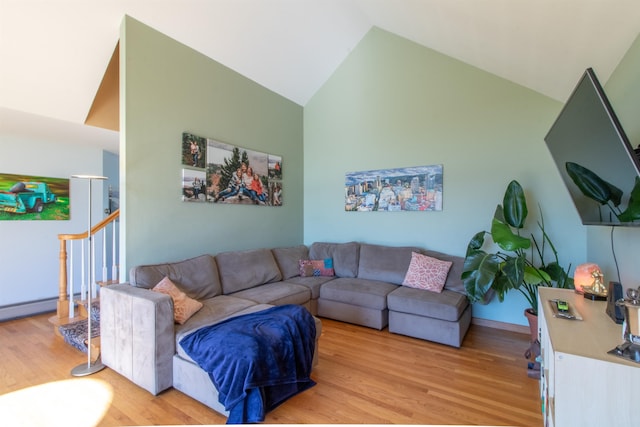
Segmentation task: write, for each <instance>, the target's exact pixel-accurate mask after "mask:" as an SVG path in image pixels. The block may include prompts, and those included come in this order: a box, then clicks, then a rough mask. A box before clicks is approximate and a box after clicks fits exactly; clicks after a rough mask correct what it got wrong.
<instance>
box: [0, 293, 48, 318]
mask: <svg viewBox="0 0 640 427" xmlns="http://www.w3.org/2000/svg"><path fill="white" fill-rule="evenodd" d="M57 304H58V299H57V298H50V299H44V300H39V301H30V302H24V303H19V304H12V305H5V306H3V307H0V322H4V321H5V320H12V319H18V318H20V317H27V316H33V315H35V314H41V313H48V312H51V311H56V308H57Z"/></svg>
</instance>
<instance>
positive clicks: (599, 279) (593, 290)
mask: <svg viewBox="0 0 640 427" xmlns="http://www.w3.org/2000/svg"><path fill="white" fill-rule="evenodd" d="M591 277H593V282H592V283H591V286H584V287H583V288H582V295H583V296H584V297H585V298H587V299H590V300H592V301H606V300H607V288H606V287H605V286H604V276H603V275H602V272H601V271H600V269H598V270H595V271H593V272H591Z"/></svg>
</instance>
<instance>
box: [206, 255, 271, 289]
mask: <svg viewBox="0 0 640 427" xmlns="http://www.w3.org/2000/svg"><path fill="white" fill-rule="evenodd" d="M216 262H217V263H218V271H219V272H220V283H221V284H222V293H223V294H225V295H228V294H232V293H234V292H238V291H242V290H244V289H249V288H253V287H254V286H258V285H263V284H265V283H271V282H277V281H280V280H282V273H280V269H279V268H278V263H277V262H276V259H275V258H274V257H273V254H272V253H271V250H270V249H251V250H248V251H231V252H222V253H219V254H218V255H216Z"/></svg>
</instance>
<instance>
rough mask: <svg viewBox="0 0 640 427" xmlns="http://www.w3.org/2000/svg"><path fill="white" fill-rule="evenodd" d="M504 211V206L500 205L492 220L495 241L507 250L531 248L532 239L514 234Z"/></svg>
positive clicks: (492, 235) (492, 236)
mask: <svg viewBox="0 0 640 427" xmlns="http://www.w3.org/2000/svg"><path fill="white" fill-rule="evenodd" d="M502 212H503V209H502V206H500V205H498V206H497V207H496V212H495V214H494V216H493V221H492V222H491V238H492V239H493V241H494V243H495V244H496V245H498V246H500V248H502V250H505V251H511V252H513V251H516V250H518V249H529V247H530V246H531V240H529V239H527V238H524V237H522V236H518V235H517V234H514V233H513V231H511V227H509V225H507V224H505V222H504V218H503V216H502Z"/></svg>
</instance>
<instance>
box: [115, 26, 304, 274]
mask: <svg viewBox="0 0 640 427" xmlns="http://www.w3.org/2000/svg"><path fill="white" fill-rule="evenodd" d="M120 55H121V56H120V67H121V68H120V76H121V79H120V82H121V83H120V85H121V86H120V91H121V92H120V100H121V107H120V114H121V118H120V120H121V121H120V123H121V132H120V138H121V140H120V188H121V215H122V221H121V224H122V230H121V235H122V236H123V241H122V242H121V260H122V265H121V278H123V279H126V278H127V275H128V273H127V272H128V268H130V267H132V266H135V265H139V264H145V263H158V262H164V261H175V260H179V259H185V258H189V257H192V256H197V255H201V254H203V253H212V254H215V253H217V252H221V251H226V250H238V249H252V248H259V247H277V246H289V245H296V244H301V243H302V241H303V234H302V233H303V226H302V221H303V215H302V213H303V204H302V203H303V200H302V193H303V174H302V165H303V157H302V154H303V146H302V137H303V135H302V124H303V121H302V107H301V106H299V105H297V104H295V103H293V102H291V101H289V100H287V99H285V98H283V97H281V96H279V95H277V94H275V93H274V92H272V91H269V90H267V89H266V88H264V87H262V86H260V85H258V84H257V83H255V82H253V81H251V80H249V79H247V78H246V77H243V76H241V75H240V74H238V73H236V72H235V71H233V70H231V69H229V68H227V67H225V66H223V65H222V64H220V63H218V62H216V61H214V60H212V59H210V58H208V57H206V56H205V55H203V54H201V53H199V52H197V51H195V50H193V49H191V48H189V47H187V46H185V45H183V44H181V43H179V42H177V41H175V40H173V39H171V38H169V37H167V36H165V35H163V34H161V33H159V32H158V31H155V30H154V29H152V28H150V27H148V26H146V25H144V24H142V23H140V22H138V21H136V20H135V19H133V18H131V17H128V16H127V17H125V18H124V20H123V22H122V26H121V38H120ZM185 131H187V132H191V133H194V134H196V135H200V136H204V137H208V138H213V139H217V140H219V141H223V142H227V143H230V144H234V145H237V146H240V147H244V148H248V149H252V150H256V151H262V152H265V153H270V154H276V155H281V156H282V158H283V172H284V175H283V200H284V205H283V206H282V207H277V208H276V207H261V206H228V205H218V204H215V205H214V204H211V203H195V204H194V203H185V202H182V201H181V195H182V191H181V180H182V165H181V145H182V133H183V132H185Z"/></svg>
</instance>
